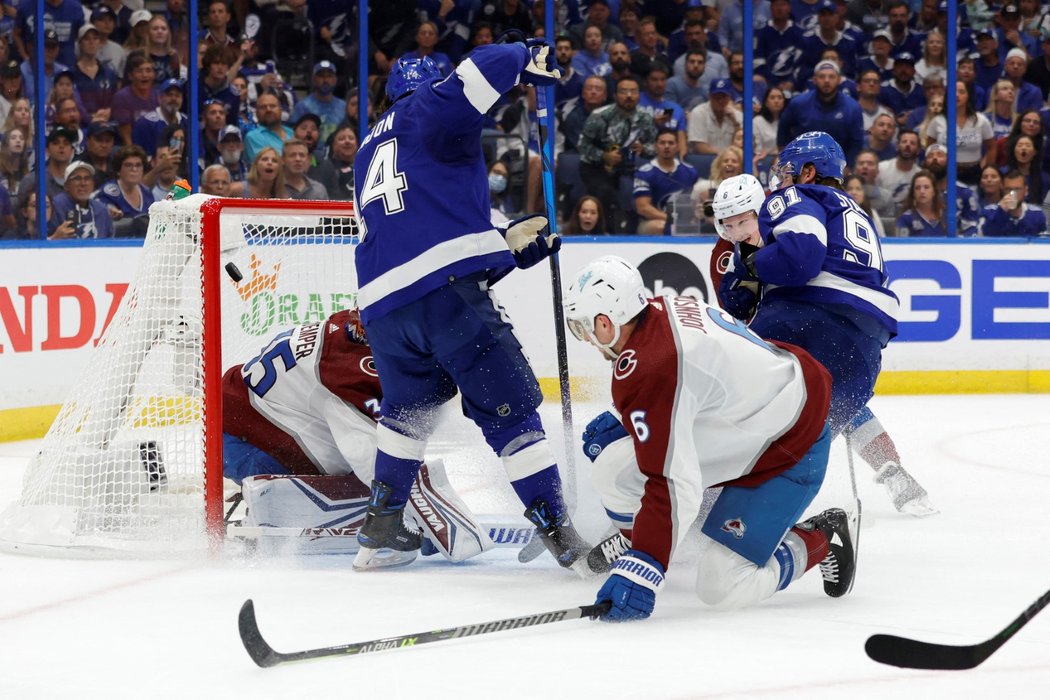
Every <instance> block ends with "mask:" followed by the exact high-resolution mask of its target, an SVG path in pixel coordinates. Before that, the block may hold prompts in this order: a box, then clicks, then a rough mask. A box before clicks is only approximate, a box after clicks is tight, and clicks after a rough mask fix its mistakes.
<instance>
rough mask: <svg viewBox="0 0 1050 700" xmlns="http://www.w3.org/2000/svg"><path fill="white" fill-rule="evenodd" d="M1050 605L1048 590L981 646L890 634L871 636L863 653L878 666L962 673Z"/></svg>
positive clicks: (993, 650) (977, 664)
mask: <svg viewBox="0 0 1050 700" xmlns="http://www.w3.org/2000/svg"><path fill="white" fill-rule="evenodd" d="M1048 603H1050V591H1047V592H1046V593H1044V594H1043V595H1041V596H1039V598H1038V600H1036V601H1035V602H1034V603H1032V604H1031V605H1029V606H1028V608H1027V609H1026V610H1025V611H1024V612H1023V613H1021V615H1020V617H1018V618H1017V619H1016V620H1014V621H1013V622H1011V623H1010V624H1008V625H1007V626H1006V627H1005V628H1004V629H1003V630H1002V631H1000V632H999V634H997V635H995V636H994V637H992V638H991V639H988V640H986V641H983V642H981V643H980V644H971V645H969V646H955V645H952V644H935V643H933V642H920V641H919V640H917V639H907V638H905V637H897V636H894V635H892V634H873V635H872V636H870V637H868V641H867V642H866V643H865V644H864V651H866V652H867V653H868V656H869V657H871V659H872V660H874V661H878V662H879V663H880V664H888V665H890V666H899V667H900V668H918V669H927V670H931V671H965V670H966V669H969V668H974V667H975V666H979V665H980V664H981V663H983V662H984V660H985V659H987V658H988V657H989V656H991V655H992V654H994V653H995V651H996V649H998V648H999V647H1001V646H1002V645H1003V644H1005V643H1006V640H1007V639H1009V638H1010V637H1012V636H1014V635H1015V634H1017V631H1018V630H1020V629H1021V628H1022V627H1024V626H1025V625H1026V624H1028V621H1029V620H1031V619H1032V618H1033V617H1035V616H1036V613H1038V612H1039V611H1040V610H1042V609H1043V608H1045V607H1046V606H1047V604H1048Z"/></svg>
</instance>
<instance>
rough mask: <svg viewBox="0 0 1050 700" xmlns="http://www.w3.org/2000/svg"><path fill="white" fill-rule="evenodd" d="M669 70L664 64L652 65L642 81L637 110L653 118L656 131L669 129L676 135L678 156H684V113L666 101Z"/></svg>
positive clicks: (677, 105)
mask: <svg viewBox="0 0 1050 700" xmlns="http://www.w3.org/2000/svg"><path fill="white" fill-rule="evenodd" d="M669 74H670V68H668V67H667V64H665V63H657V64H655V65H653V67H652V69H651V70H650V71H649V75H647V76H645V79H644V80H642V85H643V86H644V89H643V90H642V96H641V99H640V100H639V101H638V109H640V110H642V111H643V112H648V113H649V114H651V115H652V117H653V122H655V123H656V128H657V129H671V130H673V131H674V132H675V133H676V134H677V138H678V156H679V157H680V158H684V157H685V154H686V133H685V128H686V124H685V111H684V110H683V109H682V106H681V105H679V104H678V103H676V102H673V101H671V100H668V99H667V76H668V75H669Z"/></svg>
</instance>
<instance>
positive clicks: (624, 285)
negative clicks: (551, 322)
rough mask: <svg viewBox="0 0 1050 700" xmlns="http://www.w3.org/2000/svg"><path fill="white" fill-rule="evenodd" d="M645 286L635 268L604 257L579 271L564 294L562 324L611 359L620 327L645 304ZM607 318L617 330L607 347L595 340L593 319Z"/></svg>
mask: <svg viewBox="0 0 1050 700" xmlns="http://www.w3.org/2000/svg"><path fill="white" fill-rule="evenodd" d="M648 303H649V301H648V299H647V298H646V295H645V284H644V283H643V282H642V275H641V274H640V273H639V272H638V270H637V269H635V267H634V266H633V265H631V264H630V263H629V262H627V261H626V260H624V259H623V258H620V257H617V256H615V255H606V256H603V257H600V258H598V259H596V260H593V261H591V263H590V264H588V265H587V266H586V267H584V268H583V269H582V270H580V272H579V274H577V275H576V279H575V280H573V282H572V284H571V285H569V290H568V292H566V294H565V302H564V304H563V306H564V308H565V323H566V325H568V327H569V330H570V331H571V332H572V334H573V336H575V338H576V339H577V340H582V341H584V342H590V343H593V344H594V345H597V346H598V347H599V348H601V350H602V351H603V352H604V353H605V354H606V355H607V356H609V357H610V358H615V357H616V355H617V353H616V352H615V351H613V350H612V346H613V345H615V344H616V342H617V341H618V340H619V339H620V327H621V326H623V325H624V324H625V323H627V322H628V321H630V320H631V319H632V318H634V317H635V316H637V315H638V314H639V313H641V311H642V310H643V309H644V308H645V307H646V306H647V305H648ZM598 314H603V315H605V316H608V317H609V320H610V321H612V323H613V326H615V328H616V331H615V334H614V336H613V339H612V341H610V342H609V344H608V345H603V344H601V343H599V342H598V341H597V340H596V339H595V338H594V318H595V317H596V316H597V315H598Z"/></svg>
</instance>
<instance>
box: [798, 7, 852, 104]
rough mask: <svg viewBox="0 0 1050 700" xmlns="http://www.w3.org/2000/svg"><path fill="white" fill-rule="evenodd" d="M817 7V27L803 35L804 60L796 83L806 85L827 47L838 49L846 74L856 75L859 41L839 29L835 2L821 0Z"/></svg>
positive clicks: (800, 63)
mask: <svg viewBox="0 0 1050 700" xmlns="http://www.w3.org/2000/svg"><path fill="white" fill-rule="evenodd" d="M817 7H818V8H819V9H818V10H817V27H816V28H815V29H813V30H812V31H809V32H806V34H805V36H803V37H802V60H801V61H799V66H798V75H797V77H796V79H795V84H796V85H804V84H805V83H806V81H807V80H809V78H810V76H811V75H813V73H812V70H813V67H814V66H816V65H817V63H819V62H820V60H821V56H822V55H823V53H824V49H827V48H833V49H835V50H836V51H838V53H839V59H840V60H841V62H842V72H843V73H844V74H845V75H847V76H852V75H856V72H855V71H856V67H857V43H856V42H855V41H853V39H851V38H850V37H848V36H846V35H845V34H843V33H842V32H840V31H839V30H838V29H837V25H838V19H839V16H838V9H837V8H836V6H835V3H834V2H833V0H821V1H820V2H819V3H818V4H817Z"/></svg>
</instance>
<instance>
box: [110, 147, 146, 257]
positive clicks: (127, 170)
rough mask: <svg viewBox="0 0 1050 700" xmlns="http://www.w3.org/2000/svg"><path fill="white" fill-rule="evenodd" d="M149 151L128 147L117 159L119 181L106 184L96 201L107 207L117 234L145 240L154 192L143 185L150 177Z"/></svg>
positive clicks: (121, 150)
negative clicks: (148, 176)
mask: <svg viewBox="0 0 1050 700" xmlns="http://www.w3.org/2000/svg"><path fill="white" fill-rule="evenodd" d="M148 162H149V158H148V157H147V156H146V151H144V150H143V149H142V147H140V146H138V145H134V146H124V147H122V148H120V149H119V150H118V151H117V152H116V154H115V155H114V156H113V169H114V170H115V171H116V173H117V179H116V180H113V181H110V182H107V183H106V184H104V185H102V188H101V189H100V190H99V191H98V194H97V195H96V198H97V199H98V201H99V202H101V203H102V204H104V205H106V209H107V211H108V212H109V215H110V217H111V218H112V219H113V232H114V235H116V236H118V237H121V238H129V237H139V238H141V237H145V235H146V229H147V226H148V223H149V218H148V217H149V208H150V205H151V204H153V193H152V192H151V191H150V189H149V188H148V187H146V186H145V185H144V184H142V180H143V178H144V177H145V175H146V163H148Z"/></svg>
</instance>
